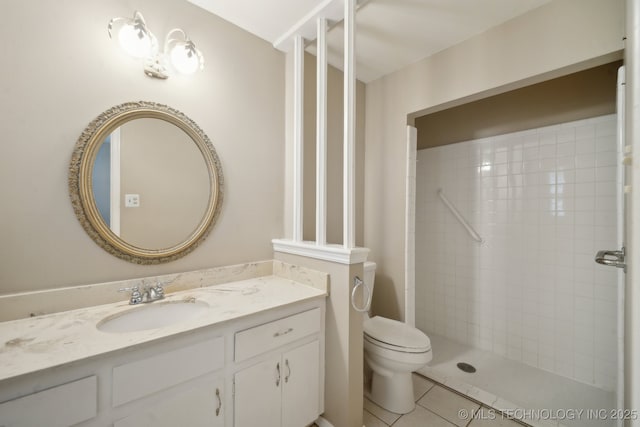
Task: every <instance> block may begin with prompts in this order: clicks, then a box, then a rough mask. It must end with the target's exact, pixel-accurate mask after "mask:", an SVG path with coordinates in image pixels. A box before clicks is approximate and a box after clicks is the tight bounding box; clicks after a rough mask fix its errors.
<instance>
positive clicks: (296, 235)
mask: <svg viewBox="0 0 640 427" xmlns="http://www.w3.org/2000/svg"><path fill="white" fill-rule="evenodd" d="M303 108H304V40H303V39H302V37H300V36H296V37H295V38H294V52H293V240H295V241H301V240H302V212H303V203H304V199H303V196H302V189H303V185H304V171H303V162H304V115H303Z"/></svg>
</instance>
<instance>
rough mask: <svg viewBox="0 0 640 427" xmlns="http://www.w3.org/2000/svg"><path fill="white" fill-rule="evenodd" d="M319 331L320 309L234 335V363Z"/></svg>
mask: <svg viewBox="0 0 640 427" xmlns="http://www.w3.org/2000/svg"><path fill="white" fill-rule="evenodd" d="M319 331H320V309H319V308H314V309H313V310H309V311H305V312H303V313H299V314H294V315H293V316H289V317H285V318H284V319H280V320H276V321H273V322H269V323H265V324H264V325H260V326H256V327H253V328H251V329H246V330H244V331H241V332H237V333H236V335H235V361H236V362H241V361H243V360H246V359H249V358H251V357H253V356H256V355H258V354H260V353H265V352H267V351H269V350H273V349H275V348H278V347H280V346H283V345H285V344H288V343H290V342H293V341H295V340H297V339H299V338H303V337H306V336H308V335H311V334H314V333H316V332H319Z"/></svg>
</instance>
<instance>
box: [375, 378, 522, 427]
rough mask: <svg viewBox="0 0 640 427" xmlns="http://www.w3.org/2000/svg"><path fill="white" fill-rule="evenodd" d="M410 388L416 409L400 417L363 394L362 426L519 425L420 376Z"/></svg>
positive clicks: (472, 426)
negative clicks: (412, 391)
mask: <svg viewBox="0 0 640 427" xmlns="http://www.w3.org/2000/svg"><path fill="white" fill-rule="evenodd" d="M413 388H414V397H415V400H416V409H414V410H413V412H410V413H408V414H405V415H402V416H400V415H398V414H394V413H392V412H389V411H386V410H384V409H382V408H381V407H380V406H378V405H376V404H375V403H373V402H372V401H370V400H369V399H367V398H366V397H365V399H364V413H363V420H364V425H365V427H388V426H393V427H431V426H433V427H451V426H458V427H522V424H519V423H517V422H515V421H512V420H509V419H503V418H502V417H501V415H500V413H498V412H496V411H494V410H492V409H490V408H488V407H486V406H481V405H480V404H479V403H476V402H475V401H473V400H469V399H467V398H465V397H463V396H461V395H459V394H457V393H454V392H452V391H450V390H449V389H447V388H444V387H442V386H440V385H438V384H437V383H434V382H432V381H429V380H428V379H426V378H424V377H422V376H420V375H417V374H414V375H413Z"/></svg>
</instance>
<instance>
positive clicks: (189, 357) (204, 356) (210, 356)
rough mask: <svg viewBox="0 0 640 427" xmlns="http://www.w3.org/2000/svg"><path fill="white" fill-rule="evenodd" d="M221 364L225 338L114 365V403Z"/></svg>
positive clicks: (145, 394) (180, 380)
mask: <svg viewBox="0 0 640 427" xmlns="http://www.w3.org/2000/svg"><path fill="white" fill-rule="evenodd" d="M223 366H224V338H223V337H218V338H215V339H211V340H207V341H204V342H201V343H198V344H194V345H190V346H188V347H184V348H181V349H178V350H173V351H168V352H165V353H162V354H158V355H156V356H153V357H149V358H146V359H142V360H138V361H136V362H132V363H127V364H124V365H120V366H116V367H114V368H113V390H112V391H113V396H112V397H113V406H119V405H122V404H123V403H127V402H130V401H132V400H135V399H139V398H141V397H144V396H147V395H150V394H152V393H155V392H157V391H160V390H164V389H167V388H169V387H172V386H174V385H176V384H180V383H182V382H184V381H187V380H190V379H192V378H196V377H199V376H200V375H203V374H206V373H208V372H213V371H215V370H217V369H221V368H222V367H223Z"/></svg>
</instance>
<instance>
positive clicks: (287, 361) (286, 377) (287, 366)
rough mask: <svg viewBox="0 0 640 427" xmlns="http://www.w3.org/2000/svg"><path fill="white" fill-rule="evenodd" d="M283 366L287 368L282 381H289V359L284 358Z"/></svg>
mask: <svg viewBox="0 0 640 427" xmlns="http://www.w3.org/2000/svg"><path fill="white" fill-rule="evenodd" d="M284 366H285V367H286V368H287V375H286V376H285V377H284V382H285V383H288V382H289V377H290V376H291V366H289V359H285V360H284Z"/></svg>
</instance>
